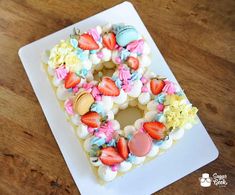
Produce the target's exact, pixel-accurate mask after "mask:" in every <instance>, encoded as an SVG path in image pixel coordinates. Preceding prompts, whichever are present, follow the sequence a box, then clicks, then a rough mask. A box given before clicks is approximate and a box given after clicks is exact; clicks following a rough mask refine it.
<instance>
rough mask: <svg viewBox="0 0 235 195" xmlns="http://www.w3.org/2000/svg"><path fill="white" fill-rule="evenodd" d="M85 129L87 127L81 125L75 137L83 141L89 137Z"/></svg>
mask: <svg viewBox="0 0 235 195" xmlns="http://www.w3.org/2000/svg"><path fill="white" fill-rule="evenodd" d="M87 128H88V127H87V126H86V125H84V124H82V123H81V124H80V125H79V126H78V127H77V135H78V137H80V138H81V139H85V138H86V137H87V136H88V135H89V132H88V130H87Z"/></svg>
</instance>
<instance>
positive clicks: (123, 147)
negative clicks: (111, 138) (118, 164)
mask: <svg viewBox="0 0 235 195" xmlns="http://www.w3.org/2000/svg"><path fill="white" fill-rule="evenodd" d="M117 150H118V153H119V154H120V155H121V157H122V158H123V159H124V160H125V159H127V157H128V154H129V151H128V146H127V141H126V139H125V138H124V137H120V138H119V140H118V143H117Z"/></svg>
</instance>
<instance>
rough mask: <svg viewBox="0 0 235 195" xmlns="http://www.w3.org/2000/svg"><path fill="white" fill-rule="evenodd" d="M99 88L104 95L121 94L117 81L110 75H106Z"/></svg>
mask: <svg viewBox="0 0 235 195" xmlns="http://www.w3.org/2000/svg"><path fill="white" fill-rule="evenodd" d="M98 89H99V91H100V92H101V93H102V94H103V95H107V96H119V94H120V90H119V89H118V87H117V86H116V84H115V82H114V81H113V80H112V79H111V78H109V77H104V78H103V79H102V81H101V82H100V83H99V85H98Z"/></svg>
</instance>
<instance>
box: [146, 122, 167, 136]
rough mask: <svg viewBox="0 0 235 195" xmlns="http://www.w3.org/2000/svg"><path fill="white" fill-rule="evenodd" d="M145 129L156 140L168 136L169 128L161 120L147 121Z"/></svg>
mask: <svg viewBox="0 0 235 195" xmlns="http://www.w3.org/2000/svg"><path fill="white" fill-rule="evenodd" d="M143 127H144V130H145V131H146V132H147V133H148V134H149V135H150V136H151V137H152V138H153V139H156V140H161V139H163V138H164V137H165V136H166V133H167V130H166V127H165V125H164V124H162V123H160V122H157V121H155V122H145V123H144V125H143Z"/></svg>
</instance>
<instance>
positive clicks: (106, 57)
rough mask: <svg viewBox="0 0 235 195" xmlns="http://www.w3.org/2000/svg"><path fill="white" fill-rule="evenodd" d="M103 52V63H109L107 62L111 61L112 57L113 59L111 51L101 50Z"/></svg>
mask: <svg viewBox="0 0 235 195" xmlns="http://www.w3.org/2000/svg"><path fill="white" fill-rule="evenodd" d="M101 52H102V53H103V58H102V60H103V61H105V62H107V61H109V60H110V59H111V57H112V52H111V50H109V49H107V48H103V49H102V50H101Z"/></svg>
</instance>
